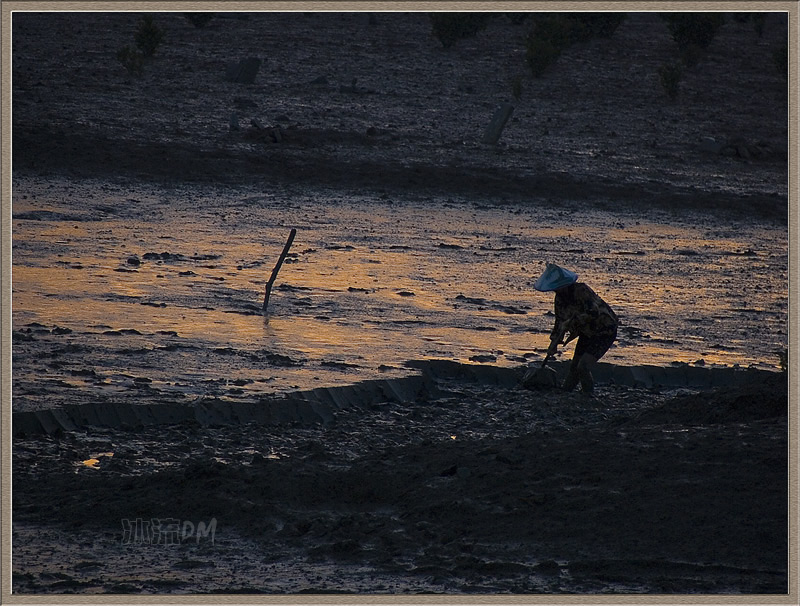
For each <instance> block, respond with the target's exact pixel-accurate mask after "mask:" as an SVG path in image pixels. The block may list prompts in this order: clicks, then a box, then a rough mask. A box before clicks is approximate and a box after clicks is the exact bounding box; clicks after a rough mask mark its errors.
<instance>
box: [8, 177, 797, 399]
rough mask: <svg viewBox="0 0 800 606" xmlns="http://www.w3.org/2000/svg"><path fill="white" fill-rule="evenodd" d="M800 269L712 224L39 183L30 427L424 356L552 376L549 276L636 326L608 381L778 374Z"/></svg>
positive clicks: (761, 227)
mask: <svg viewBox="0 0 800 606" xmlns="http://www.w3.org/2000/svg"><path fill="white" fill-rule="evenodd" d="M609 208H613V205H609ZM292 227H296V228H297V229H298V235H297V238H296V239H295V242H294V245H293V247H292V251H291V254H290V256H289V258H288V259H287V261H286V264H285V265H284V266H283V268H282V269H281V272H280V275H279V277H278V280H277V282H276V286H275V288H274V290H273V293H272V297H271V299H270V313H269V315H268V316H267V317H264V316H263V315H262V313H261V304H262V301H263V291H264V283H265V281H266V280H267V278H268V277H269V274H270V272H271V271H272V268H273V266H274V263H275V261H276V260H277V257H278V254H279V253H280V250H281V248H282V246H283V243H284V240H285V238H286V237H287V235H288V233H289V230H290V229H291V228H292ZM787 258H788V245H787V232H786V229H785V226H773V225H769V224H760V223H754V224H750V225H743V224H741V223H740V222H733V221H731V222H726V221H725V220H724V219H720V218H718V217H711V216H708V215H700V214H698V215H689V214H686V213H683V214H676V213H670V212H667V211H659V212H656V211H650V212H642V213H640V214H635V215H634V214H631V213H630V212H627V213H622V214H620V213H615V212H610V211H604V210H597V209H587V208H582V207H581V206H580V205H578V204H575V205H572V206H561V207H557V208H554V207H550V206H548V204H547V203H546V202H545V201H542V200H537V199H535V198H532V199H531V200H530V203H527V204H515V203H504V204H501V205H495V204H484V203H483V202H482V201H477V200H470V199H455V198H442V199H421V198H419V197H407V198H404V197H400V196H395V195H389V194H382V195H378V196H374V195H370V196H366V195H360V194H359V193H357V192H352V193H350V194H343V193H341V192H333V193H327V192H325V191H320V190H319V189H317V190H313V191H304V190H302V189H299V188H296V189H292V190H286V189H276V188H274V187H271V186H270V185H269V184H264V187H263V189H260V190H259V189H256V188H250V187H249V188H242V189H236V190H232V189H230V188H214V187H200V186H192V187H184V186H181V187H174V188H166V189H165V188H163V187H162V188H155V187H152V188H150V187H148V186H142V185H135V186H132V185H130V184H127V183H125V182H122V181H120V182H96V181H86V182H69V183H67V182H60V181H54V182H50V183H43V182H41V181H32V180H30V181H29V180H25V179H20V180H18V181H17V182H16V183H15V187H14V199H13V329H14V349H13V352H14V362H13V364H14V395H15V408H17V409H25V408H27V409H30V408H43V407H52V406H53V405H58V403H59V402H60V401H62V399H63V398H66V397H74V395H75V394H76V393H81V394H86V395H87V396H88V397H116V396H118V395H120V394H138V395H141V396H144V395H148V394H149V395H151V396H156V395H159V394H162V395H167V394H172V395H174V396H175V397H197V396H203V395H215V396H224V397H228V398H234V399H236V398H243V397H248V396H251V395H254V394H257V393H274V392H281V391H287V390H293V389H307V388H309V387H315V386H321V385H336V384H343V383H352V382H354V381H358V380H362V379H368V378H374V377H376V376H387V375H388V376H393V375H397V376H400V375H402V374H405V373H407V372H408V371H406V370H405V369H403V368H402V364H403V362H404V361H406V360H410V359H420V358H445V359H452V360H458V361H464V362H466V361H470V360H471V361H473V362H489V363H494V364H498V365H519V364H521V363H524V362H526V361H535V360H539V359H541V356H542V355H543V352H544V349H545V348H546V347H547V344H548V338H547V335H548V333H549V330H550V328H551V325H552V321H553V318H552V315H551V314H550V310H551V308H552V295H549V294H544V293H537V292H536V291H534V290H533V289H532V283H533V281H534V280H535V278H536V277H537V276H538V274H539V273H540V272H541V270H542V269H543V266H544V262H545V260H552V261H556V262H559V263H561V264H563V265H565V266H567V267H570V268H572V269H574V270H575V271H577V272H578V274H579V275H580V278H581V280H583V281H586V282H587V283H588V284H590V285H591V286H592V287H593V288H594V289H595V290H596V291H597V292H598V293H599V294H600V295H601V296H603V297H604V298H605V299H606V300H607V301H608V302H609V303H610V304H611V305H612V306H613V307H614V308H615V309H616V310H617V311H618V313H619V315H620V318H621V322H622V325H621V328H620V332H619V339H618V342H617V344H616V346H615V347H614V348H613V349H612V350H611V351H609V353H608V354H607V356H606V360H607V361H609V362H615V363H619V364H640V363H645V364H659V365H669V364H672V363H675V362H684V363H690V364H705V365H721V366H733V365H755V366H759V367H764V368H774V367H776V366H777V365H778V364H779V357H778V352H779V351H780V350H782V349H784V348H785V347H786V343H787V320H786V318H787V304H788V286H787V284H788V282H787V271H788V261H787ZM571 349H572V346H569V347H568V348H567V354H566V355H569V354H571Z"/></svg>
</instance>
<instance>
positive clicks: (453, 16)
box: [429, 13, 492, 48]
mask: <svg viewBox="0 0 800 606" xmlns="http://www.w3.org/2000/svg"><path fill="white" fill-rule="evenodd" d="M429 17H430V20H431V29H432V31H433V35H434V36H436V38H437V39H438V40H439V42H441V43H442V46H443V47H444V48H450V47H451V46H453V45H454V44H455V43H456V42H458V41H459V40H463V39H464V38H471V37H472V36H475V35H477V34H478V32H480V31H482V30H483V29H485V28H486V26H487V25H488V23H489V20H490V19H491V18H492V14H491V13H430V15H429Z"/></svg>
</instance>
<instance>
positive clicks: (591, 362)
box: [573, 353, 597, 394]
mask: <svg viewBox="0 0 800 606" xmlns="http://www.w3.org/2000/svg"><path fill="white" fill-rule="evenodd" d="M595 364H597V358H595V357H594V356H593V355H592V354H590V353H585V354H583V355H582V356H581V358H580V360H579V361H578V367H577V370H576V372H575V376H576V381H580V383H581V391H582V392H583V393H585V394H591V393H592V392H593V391H594V377H592V368H594V366H595ZM573 387H574V385H573Z"/></svg>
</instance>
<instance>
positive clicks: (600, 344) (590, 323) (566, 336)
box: [533, 263, 619, 394]
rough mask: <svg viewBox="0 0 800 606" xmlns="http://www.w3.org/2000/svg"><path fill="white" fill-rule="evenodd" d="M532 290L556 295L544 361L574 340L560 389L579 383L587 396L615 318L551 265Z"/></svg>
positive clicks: (612, 337) (574, 276) (613, 330)
mask: <svg viewBox="0 0 800 606" xmlns="http://www.w3.org/2000/svg"><path fill="white" fill-rule="evenodd" d="M533 287H534V288H535V289H536V290H538V291H540V292H550V291H554V292H555V293H556V298H555V302H554V311H555V314H556V321H555V326H553V330H552V332H551V333H550V347H549V348H548V349H547V355H548V357H549V356H552V355H554V354H555V353H556V351H557V350H558V346H559V345H566V344H567V343H569V342H570V341H572V340H573V339H576V338H577V339H578V342H577V343H576V345H575V354H574V355H573V357H572V362H571V364H570V367H569V372H568V373H567V378H566V379H565V380H564V386H563V387H564V389H565V390H567V391H572V390H573V389H574V388H575V386H576V385H577V384H578V383H580V384H581V391H582V392H583V393H586V394H591V393H592V391H593V390H594V379H593V377H592V368H593V367H594V365H595V364H597V361H598V360H599V359H600V358H602V357H603V355H604V354H605V353H606V352H607V351H608V349H609V348H610V347H611V344H612V343H614V341H615V340H616V338H617V326H618V325H619V320H618V318H617V314H615V313H614V310H613V309H611V307H610V306H609V305H608V303H606V302H605V301H603V299H601V298H600V297H599V296H598V295H597V294H596V293H595V292H594V291H593V290H592V289H591V288H589V286H587V285H586V284H584V283H583V282H578V274H576V273H575V272H572V271H570V270H568V269H564V268H563V267H559V266H558V265H556V264H555V263H547V266H546V268H545V270H544V273H542V275H541V276H540V277H539V279H538V280H536V282H535V283H534V285H533Z"/></svg>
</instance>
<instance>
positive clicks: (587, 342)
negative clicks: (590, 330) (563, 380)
mask: <svg viewBox="0 0 800 606" xmlns="http://www.w3.org/2000/svg"><path fill="white" fill-rule="evenodd" d="M616 340H617V328H616V326H615V327H614V329H613V330H611V331H609V332H607V333H601V334H597V335H592V336H591V337H587V336H586V335H581V336H579V337H578V342H577V343H576V344H575V354H574V355H573V356H572V364H570V370H575V369H577V367H578V362H580V359H581V356H583V354H589V355H590V356H592V357H594V358H595V359H596V360H599V359H600V358H602V357H603V356H604V355H605V353H606V352H607V351H608V350H609V348H610V347H611V345H612V344H613V343H614V341H616Z"/></svg>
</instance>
